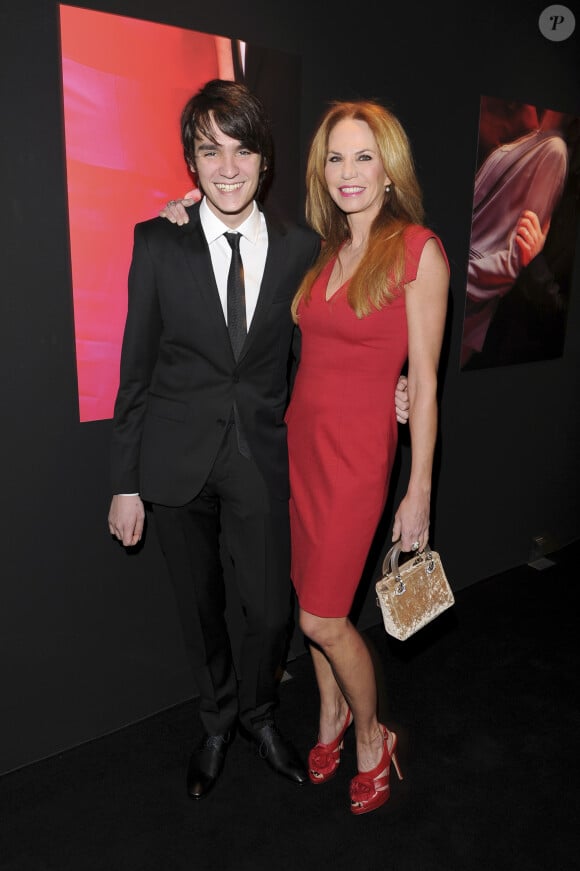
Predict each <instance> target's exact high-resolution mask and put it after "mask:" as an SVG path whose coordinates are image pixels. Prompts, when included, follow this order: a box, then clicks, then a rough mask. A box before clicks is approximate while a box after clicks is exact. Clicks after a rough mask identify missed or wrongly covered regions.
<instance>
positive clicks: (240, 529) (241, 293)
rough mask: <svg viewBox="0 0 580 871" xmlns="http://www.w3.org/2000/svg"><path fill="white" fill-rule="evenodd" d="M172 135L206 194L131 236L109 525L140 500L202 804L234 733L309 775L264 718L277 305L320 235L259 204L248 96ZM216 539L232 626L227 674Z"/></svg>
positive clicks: (283, 478) (277, 633) (281, 486)
mask: <svg viewBox="0 0 580 871" xmlns="http://www.w3.org/2000/svg"><path fill="white" fill-rule="evenodd" d="M181 126H182V141H183V147H184V153H185V158H186V161H187V163H188V164H189V166H190V168H191V169H192V170H193V172H194V173H195V175H196V181H197V186H198V188H199V189H200V190H201V191H202V192H203V199H202V200H201V202H198V203H195V204H194V205H192V206H191V207H189V208H188V209H187V222H186V223H183V222H182V221H180V222H179V223H172V222H170V221H166V220H162V219H161V218H155V219H153V220H151V221H146V222H144V223H142V224H138V225H137V226H136V228H135V243H134V250H133V260H132V264H131V269H130V274H129V306H128V314H127V322H126V327H125V335H124V339H123V351H122V358H121V380H120V386H119V392H118V395H117V401H116V405H115V415H114V426H113V443H112V476H113V488H114V489H113V492H114V493H115V494H117V495H115V496H114V497H113V500H112V503H111V509H110V512H109V528H110V531H111V533H112V534H113V535H115V536H116V537H117V538H118V539H119V540H120V541H122V542H123V544H124V545H126V546H131V545H134V544H136V543H137V542H138V541H139V540H140V538H141V535H142V531H143V523H144V517H145V512H144V507H143V500H145V501H147V502H149V503H151V506H152V513H153V517H154V519H155V522H156V528H157V532H158V537H159V540H160V543H161V548H162V550H163V553H164V556H165V559H166V562H167V566H168V569H169V573H170V575H171V578H172V581H173V584H174V587H175V592H176V598H177V605H178V611H179V614H180V619H181V623H182V627H183V633H184V639H185V644H186V649H187V652H188V655H189V659H190V663H191V666H192V669H193V673H194V676H195V680H196V683H197V688H198V691H199V695H200V716H201V721H202V724H203V728H204V730H205V731H204V736H203V738H202V740H201V742H200V744H199V746H198V747H197V748H196V749H195V750H194V752H193V753H192V755H191V759H190V762H189V768H188V774H187V789H188V793H189V795H190V796H191V797H192V798H194V799H201V798H203V797H205V796H206V795H207V794H208V792H210V790H211V789H212V787H213V786H214V785H215V783H216V781H217V779H218V777H219V775H220V772H221V770H222V767H223V763H224V759H225V756H226V752H227V749H228V746H229V744H230V742H231V739H232V736H233V733H234V729H235V728H236V724H237V723H239V725H240V727H241V729H242V730H243V731H244V732H245V733H246V735H247V736H249V738H250V739H251V740H252V741H253V742H254V743H255V745H256V746H257V748H258V749H259V755H260V757H261V758H263V759H265V760H266V762H267V763H268V764H269V765H270V766H271V767H272V768H273V769H274V770H275V771H276V772H278V773H279V774H281V775H283V776H284V777H286V778H288V779H290V780H291V781H293V782H295V783H298V784H300V783H303V782H304V781H305V780H306V779H307V774H306V771H305V768H304V766H303V763H302V761H301V760H300V758H299V756H298V754H297V753H296V751H295V749H294V748H293V747H292V745H291V744H290V743H289V742H288V741H287V740H286V739H285V738H284V737H283V736H282V734H281V733H280V731H279V729H278V727H277V724H276V721H275V719H274V709H275V706H276V702H277V683H278V674H279V670H280V667H281V666H282V665H283V657H284V652H285V646H286V643H287V638H288V628H289V617H290V604H291V584H290V566H289V562H290V558H289V521H288V496H289V489H288V457H287V446H286V428H285V424H284V412H285V409H286V404H287V398H288V381H287V376H288V366H289V362H290V359H291V351H292V341H293V338H294V337H295V331H294V328H293V323H292V319H291V316H290V303H291V300H292V297H293V296H294V293H295V291H296V288H297V287H298V285H299V284H300V281H301V278H302V276H303V275H304V273H305V271H306V270H307V269H308V267H309V266H310V265H311V264H312V263H313V261H314V259H315V258H316V255H317V253H318V249H319V240H318V237H317V236H316V235H315V234H314V233H313V232H311V231H310V230H308V229H306V228H302V227H299V226H296V225H293V224H289V223H281V222H279V221H276V220H274V218H273V217H272V216H270V215H269V214H268V212H267V211H262V210H261V209H260V208H258V206H257V204H256V200H255V198H256V196H257V195H258V194H259V191H260V189H261V186H262V184H263V182H264V180H265V177H266V174H267V173H268V171H269V169H270V166H271V162H272V143H271V137H270V130H269V125H268V122H267V119H266V117H265V114H264V111H263V107H262V106H261V104H260V103H259V101H258V100H257V99H256V98H255V97H254V96H253V95H252V93H251V92H250V91H248V89H247V88H246V87H245V86H244V85H241V84H237V83H234V82H230V81H223V80H213V81H211V82H208V83H207V84H206V85H205V86H204V87H203V88H202V89H201V90H200V91H199V92H198V93H197V94H196V95H195V96H194V97H192V99H191V100H190V101H189V102H188V103H187V105H186V106H185V108H184V110H183V114H182V124H181ZM233 232H235V233H236V234H237V237H238V238H237V241H238V242H239V252H240V255H241V261H242V263H243V270H242V272H241V274H240V267H239V263H238V261H237V250H236V248H237V244H236V239H235V238H231V234H232V233H233ZM225 234H228V235H227V236H226V235H225ZM228 237H229V238H228ZM236 291H237V293H238V299H237V302H238V305H237V306H236V303H235V300H233V299H230V292H231V295H232V296H233V295H234V294H235V292H236ZM241 303H243V304H241ZM230 306H231V307H230ZM135 494H138V495H135ZM220 536H221V539H222V544H223V547H224V548H225V552H226V553H227V556H228V558H229V559H231V562H232V567H233V573H234V577H235V582H236V585H237V588H238V591H239V594H240V599H241V602H242V606H243V610H244V617H245V634H244V637H243V642H242V650H241V657H240V665H239V674H238V675H237V676H236V673H235V671H234V665H233V662H232V653H231V645H230V639H229V636H228V630H227V626H226V622H225V619H224V608H225V591H224V579H223V567H222V563H221V560H220Z"/></svg>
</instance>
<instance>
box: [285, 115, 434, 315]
mask: <svg viewBox="0 0 580 871" xmlns="http://www.w3.org/2000/svg"><path fill="white" fill-rule="evenodd" d="M347 118H352V119H355V120H357V121H365V122H366V123H367V124H368V125H369V127H370V129H371V131H372V133H373V135H374V137H375V140H376V143H377V148H378V151H379V155H380V157H381V160H382V163H383V167H384V169H385V172H386V174H387V175H388V176H389V178H390V180H391V184H390V191H387V190H385V194H384V199H383V203H382V206H381V210H380V212H379V214H378V215H377V216H376V218H375V220H374V221H373V223H372V226H371V231H370V236H369V240H368V244H367V249H366V251H365V254H364V256H363V258H362V260H361V262H360V264H359V265H358V267H357V269H356V271H355V273H354V274H353V276H352V278H351V279H350V282H349V286H348V291H347V300H348V302H349V304H350V306H351V308H353V309H354V311H355V313H356V315H357V317H359V318H362V317H364V316H365V315H368V314H370V313H371V312H372V311H374V310H377V309H380V308H382V307H383V306H384V305H386V304H388V303H389V302H390V300H392V299H393V296H394V291H395V289H396V288H397V287H400V286H401V284H402V282H403V277H404V268H405V245H404V238H403V231H404V229H405V227H407V226H408V225H409V224H422V222H423V218H424V211H423V202H422V194H421V189H420V187H419V182H418V181H417V176H416V174H415V167H414V163H413V157H412V154H411V146H410V143H409V140H408V138H407V134H406V133H405V131H404V130H403V128H402V126H401V124H400V122H399V121H398V119H397V118H396V117H395V116H394V115H393V114H392V113H391V112H389V110H388V109H385V108H384V106H381V105H380V104H379V103H375V102H372V101H370V100H364V101H363V100H361V101H355V102H334V103H332V104H331V105H330V108H329V109H328V110H327V111H326V113H325V115H324V116H323V118H322V121H321V122H320V125H319V127H318V129H317V131H316V133H315V135H314V138H313V140H312V144H311V146H310V152H309V155H308V164H307V168H306V191H307V193H306V219H307V221H308V223H309V224H310V226H311V227H312V228H313V229H314V230H316V232H317V233H318V234H319V235H320V236H321V238H322V239H323V242H324V244H323V248H322V251H321V253H320V256H319V258H318V260H317V261H316V263H315V264H314V266H313V267H312V268H311V269H310V270H309V271H308V272H307V273H306V275H305V277H304V279H303V281H302V283H301V285H300V287H299V288H298V292H297V293H296V296H295V297H294V300H293V302H292V316H293V318H294V320H295V321H297V320H298V316H297V310H298V304H299V303H300V301H301V300H304V301H305V302H308V300H309V299H310V292H311V289H312V285H313V284H314V282H315V280H316V279H317V277H318V276H319V275H320V273H321V271H322V270H323V269H324V267H325V266H326V264H327V263H328V262H329V261H330V260H332V259H333V258H334V257H336V255H337V254H338V251H339V249H340V247H341V246H342V245H343V244H344V242H346V241H347V240H348V239H350V230H349V225H348V221H347V217H346V215H345V214H344V212H342V211H341V209H340V208H339V207H338V206H337V205H336V203H335V202H334V200H333V199H332V197H331V196H330V194H329V192H328V186H327V184H326V180H325V176H324V168H325V165H326V160H327V156H328V140H329V137H330V133H331V131H332V130H333V128H334V127H335V126H336V124H338V122H339V121H343V120H344V119H347Z"/></svg>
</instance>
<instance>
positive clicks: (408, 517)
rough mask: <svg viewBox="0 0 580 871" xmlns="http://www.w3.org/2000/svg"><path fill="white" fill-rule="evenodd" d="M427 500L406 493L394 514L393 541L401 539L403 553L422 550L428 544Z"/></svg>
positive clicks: (424, 497)
mask: <svg viewBox="0 0 580 871" xmlns="http://www.w3.org/2000/svg"><path fill="white" fill-rule="evenodd" d="M429 507H430V506H429V498H428V496H427V495H425V496H414V495H412V494H410V493H409V492H407V495H406V496H405V498H404V499H403V500H402V501H401V504H400V505H399V507H398V509H397V513H396V514H395V522H394V524H393V541H398V539H399V538H400V539H401V550H403V551H405V552H409V551H413V550H424V548H425V547H427V544H428V543H429Z"/></svg>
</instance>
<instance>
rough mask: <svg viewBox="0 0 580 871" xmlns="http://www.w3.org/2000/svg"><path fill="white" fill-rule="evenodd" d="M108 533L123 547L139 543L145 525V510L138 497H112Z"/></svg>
mask: <svg viewBox="0 0 580 871" xmlns="http://www.w3.org/2000/svg"><path fill="white" fill-rule="evenodd" d="M108 520H109V532H110V533H111V535H114V536H115V538H118V539H119V541H120V542H122V543H123V544H124V545H125V547H132V546H133V545H135V544H137V543H138V542H139V541H141V536H142V535H143V527H144V525H145V508H144V506H143V502H142V501H141V499H140V498H139V496H125V495H117V496H113V499H112V501H111V507H110V509H109V518H108Z"/></svg>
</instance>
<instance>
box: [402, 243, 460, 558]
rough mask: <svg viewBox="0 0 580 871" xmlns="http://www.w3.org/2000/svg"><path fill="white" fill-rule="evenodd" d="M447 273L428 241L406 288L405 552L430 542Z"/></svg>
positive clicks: (441, 259)
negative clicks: (407, 461)
mask: <svg viewBox="0 0 580 871" xmlns="http://www.w3.org/2000/svg"><path fill="white" fill-rule="evenodd" d="M448 288H449V270H448V268H447V263H446V262H445V258H444V256H443V254H442V252H441V249H440V248H439V245H438V244H437V242H436V241H435V239H429V240H428V241H427V242H426V244H425V247H424V248H423V252H422V254H421V259H420V261H419V268H418V271H417V277H416V279H415V280H414V281H412V282H410V283H409V284H408V285H407V286H406V289H405V308H406V312H407V328H408V333H409V371H408V388H407V389H408V393H409V403H410V408H409V429H410V435H411V474H410V478H409V486H408V489H407V493H406V495H405V497H404V498H403V500H402V501H401V504H400V505H399V508H398V510H397V512H396V514H395V522H394V525H393V541H396V540H397V539H398V538H401V546H402V549H403V550H404V551H410V550H412V549H413V545H414V544H416V543H417V542H418V547H419V549H423V548H424V547H425V546H426V544H427V542H428V540H429V518H430V503H431V477H432V471H433V455H434V451H435V441H436V437H437V368H438V365H439V356H440V353H441V344H442V341H443V331H444V328H445V317H446V313H447V294H448Z"/></svg>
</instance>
